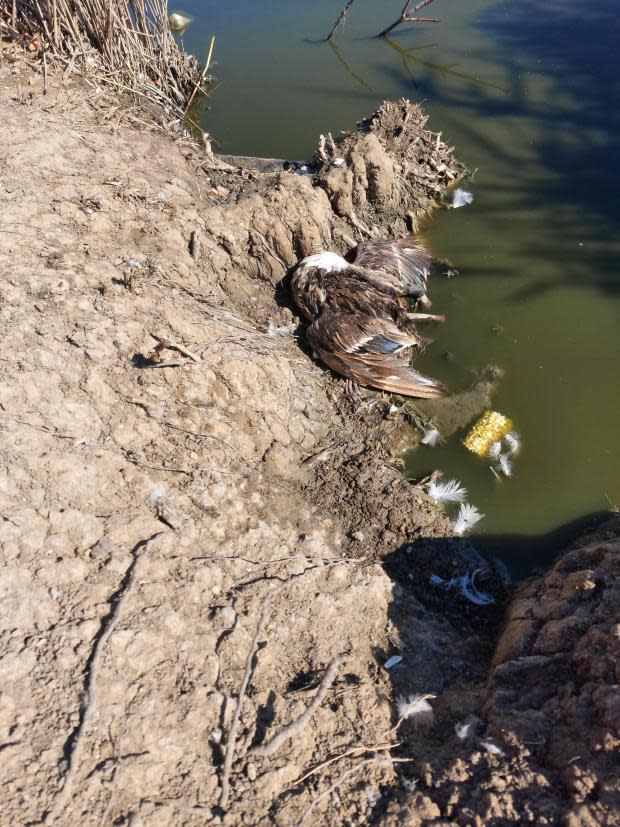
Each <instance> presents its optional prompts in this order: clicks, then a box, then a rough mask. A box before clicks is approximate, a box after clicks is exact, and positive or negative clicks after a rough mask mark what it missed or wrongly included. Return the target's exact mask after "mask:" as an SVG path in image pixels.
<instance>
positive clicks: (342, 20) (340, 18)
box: [325, 0, 355, 40]
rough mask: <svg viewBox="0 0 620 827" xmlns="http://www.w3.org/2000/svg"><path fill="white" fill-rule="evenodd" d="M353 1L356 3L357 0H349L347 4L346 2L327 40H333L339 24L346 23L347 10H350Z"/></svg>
mask: <svg viewBox="0 0 620 827" xmlns="http://www.w3.org/2000/svg"><path fill="white" fill-rule="evenodd" d="M353 3H355V0H348V2H347V4H346V6H345V7H344V8H343V10H342V11H341V12H340V14H339V15H338V19H337V20H336V22H335V23H334V25H333V26H332V30H331V32H330V33H329V34H328V35H327V37H326V38H325V40H331V39H332V37H333V36H334V32H335V31H336V29H337V28H338V26H339V25H340V24H341V23H343V24H344V20H345V18H346V16H347V12H348V11H349V9H350V8H351V6H352V5H353Z"/></svg>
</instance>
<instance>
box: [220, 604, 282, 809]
mask: <svg viewBox="0 0 620 827" xmlns="http://www.w3.org/2000/svg"><path fill="white" fill-rule="evenodd" d="M274 592H275V589H271V588H270V589H269V590H268V591H267V594H266V595H265V599H264V600H263V605H262V608H261V610H260V615H259V617H258V623H257V624H256V631H255V632H254V637H253V638H252V643H251V644H250V649H249V651H248V656H247V658H246V661H245V671H244V673H243V678H242V680H241V686H240V687H239V695H238V696H237V706H236V708H235V714H234V715H233V719H232V723H231V725H230V731H229V733H228V740H227V741H226V754H225V756H224V769H223V771H222V782H221V787H222V791H221V793H220V807H223V808H225V807H226V806H227V805H228V797H229V795H230V772H231V770H232V763H233V758H234V757H235V744H236V741H237V729H238V727H239V718H240V717H241V707H242V705H243V699H244V698H245V693H246V691H247V688H248V684H249V682H250V678H251V677H252V669H253V663H254V655H255V654H256V650H257V648H258V639H259V638H260V636H261V634H262V633H263V626H264V625H265V616H266V613H267V607H268V606H269V603H270V601H271V598H272V597H273V594H274Z"/></svg>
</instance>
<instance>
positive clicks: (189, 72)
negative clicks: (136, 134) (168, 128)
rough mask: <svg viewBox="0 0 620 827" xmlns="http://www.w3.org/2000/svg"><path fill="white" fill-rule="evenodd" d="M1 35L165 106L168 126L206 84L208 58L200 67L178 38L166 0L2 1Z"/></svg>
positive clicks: (159, 106) (68, 67)
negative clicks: (169, 16)
mask: <svg viewBox="0 0 620 827" xmlns="http://www.w3.org/2000/svg"><path fill="white" fill-rule="evenodd" d="M0 34H1V35H2V37H5V38H11V39H13V40H15V41H17V42H18V43H20V44H21V45H23V46H24V48H25V49H26V50H27V51H29V52H31V53H32V54H33V55H34V56H39V55H41V56H42V57H43V59H44V61H45V60H46V58H47V57H50V58H52V59H54V60H57V61H59V62H60V63H61V64H63V65H64V66H66V70H65V71H67V73H69V74H70V73H71V72H72V71H78V72H80V73H81V74H83V75H84V76H85V77H86V78H87V79H91V80H92V81H94V82H95V84H96V85H98V86H107V87H111V88H112V89H113V90H114V91H115V93H116V94H123V93H125V94H128V95H129V96H130V97H132V98H133V99H134V100H138V101H139V102H140V103H142V104H146V105H147V107H148V108H150V109H153V108H156V109H158V110H160V111H162V112H163V115H164V117H165V118H166V120H167V122H168V125H170V123H177V122H178V121H179V120H180V119H182V118H183V117H184V116H185V115H186V114H187V109H188V108H189V105H190V104H191V102H192V101H193V100H194V98H195V96H196V94H197V93H204V94H206V90H205V85H208V83H209V78H208V77H207V72H208V68H209V67H208V62H207V66H205V68H204V70H202V71H201V68H200V66H199V64H198V61H197V60H196V58H194V57H193V56H192V55H189V54H187V53H186V52H184V51H183V50H182V49H181V48H180V47H179V45H178V44H177V42H176V41H175V39H174V37H173V35H172V33H171V31H170V27H169V25H168V2H167V0H10V2H6V3H2V4H0Z"/></svg>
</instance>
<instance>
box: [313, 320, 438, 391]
mask: <svg viewBox="0 0 620 827" xmlns="http://www.w3.org/2000/svg"><path fill="white" fill-rule="evenodd" d="M306 336H307V338H308V342H309V344H310V346H311V347H312V349H313V351H314V352H315V353H316V355H317V356H318V357H319V358H320V359H321V361H322V362H324V363H325V364H326V365H328V366H329V367H330V368H332V370H334V371H336V373H339V374H340V375H341V376H345V377H346V378H348V379H355V380H356V381H357V382H359V383H360V384H361V385H370V386H371V387H374V388H380V389H381V390H385V391H390V392H392V393H400V394H403V395H404V396H417V397H435V396H443V395H444V394H445V393H446V390H445V388H444V386H443V385H442V384H441V382H438V381H437V380H435V379H431V378H430V377H428V376H424V375H423V374H421V373H418V372H417V371H415V370H413V369H412V368H410V367H409V366H408V365H407V362H406V360H404V359H403V358H402V354H403V351H405V350H407V349H409V348H411V347H414V346H416V345H417V344H419V340H418V337H417V336H415V334H410V333H406V332H404V331H402V330H400V329H399V328H398V327H397V326H396V325H395V324H394V323H393V322H390V321H388V320H385V319H379V318H376V317H374V316H366V315H360V314H355V315H353V314H349V313H341V312H332V311H330V310H325V311H324V312H323V313H322V314H321V316H320V317H319V318H318V319H317V320H316V321H315V322H313V324H311V325H310V327H309V328H308V330H307V332H306ZM399 354H400V355H399Z"/></svg>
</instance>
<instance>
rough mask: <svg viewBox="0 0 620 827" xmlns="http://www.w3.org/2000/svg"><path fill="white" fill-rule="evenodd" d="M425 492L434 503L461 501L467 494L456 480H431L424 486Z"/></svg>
mask: <svg viewBox="0 0 620 827" xmlns="http://www.w3.org/2000/svg"><path fill="white" fill-rule="evenodd" d="M426 492H427V494H428V496H429V497H431V499H433V500H435V502H436V503H462V502H463V500H464V499H465V497H466V496H467V489H466V488H463V486H462V485H461V483H460V482H459V481H458V480H447V481H446V482H435V480H431V481H430V482H429V483H428V485H427V486H426Z"/></svg>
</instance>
